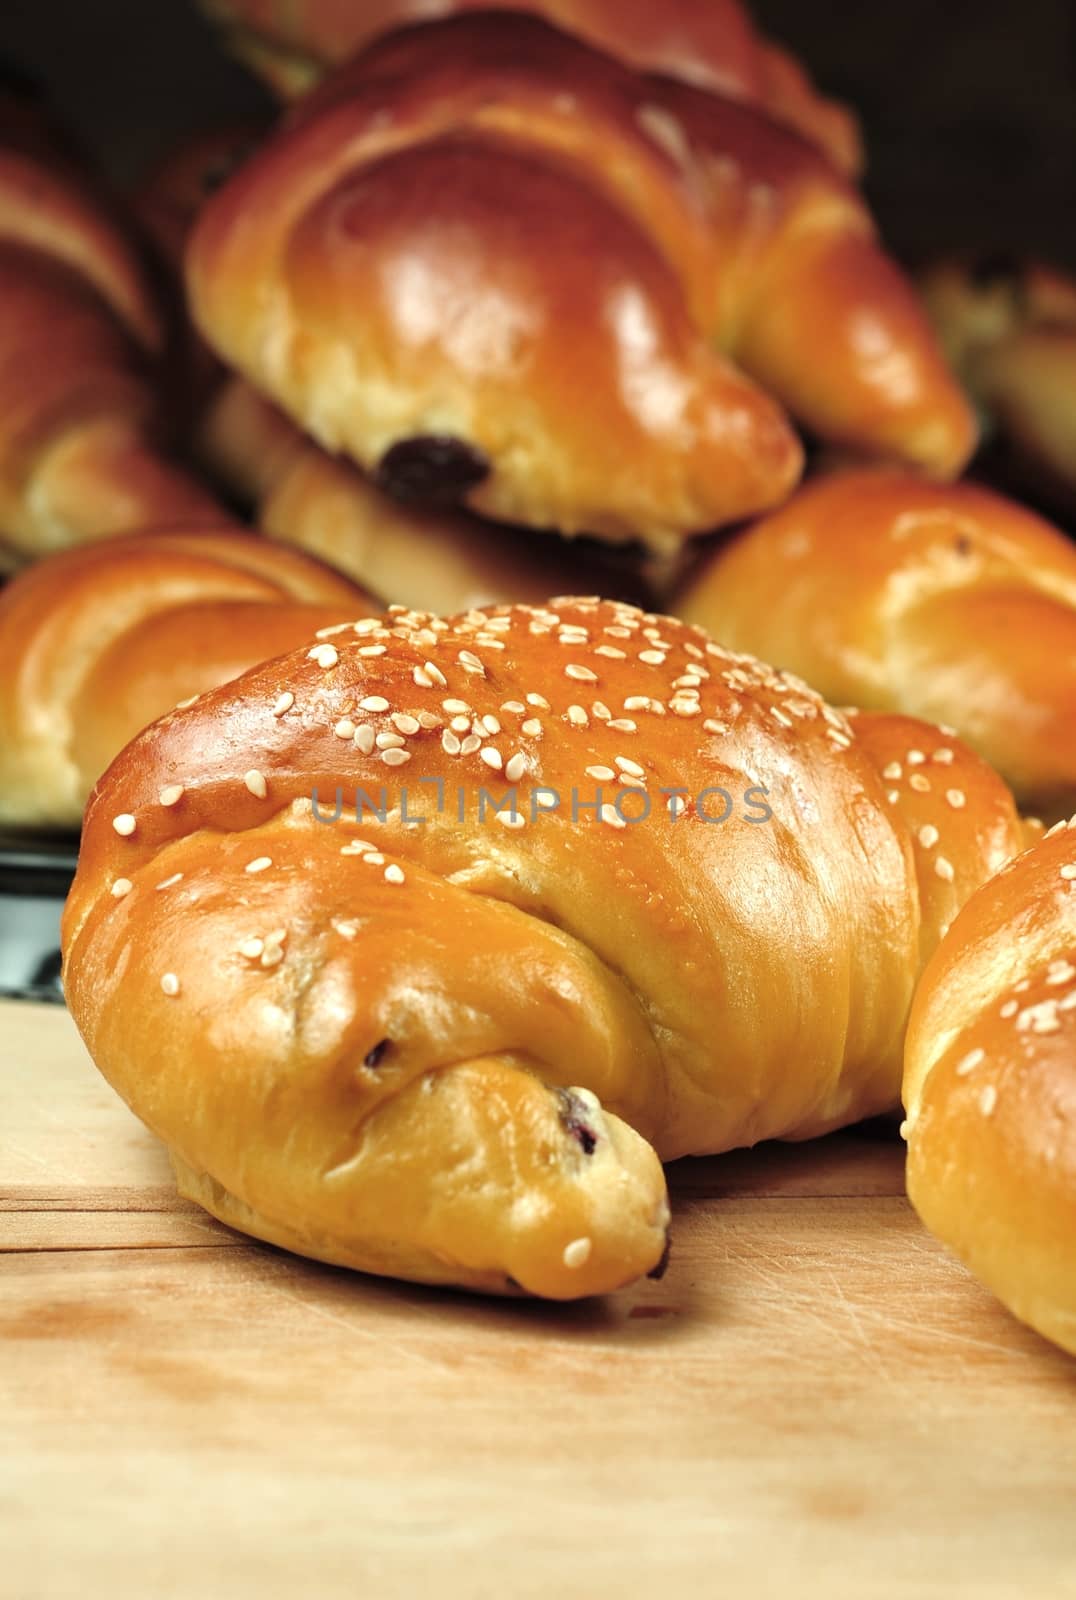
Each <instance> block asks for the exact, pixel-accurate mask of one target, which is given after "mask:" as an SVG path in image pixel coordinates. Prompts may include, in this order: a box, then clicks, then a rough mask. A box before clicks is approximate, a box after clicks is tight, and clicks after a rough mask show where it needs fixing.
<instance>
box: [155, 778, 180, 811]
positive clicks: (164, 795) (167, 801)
mask: <svg viewBox="0 0 1076 1600" xmlns="http://www.w3.org/2000/svg"><path fill="white" fill-rule="evenodd" d="M184 793H185V790H184V788H183V785H182V784H181V783H170V784H168V785H167V787H165V788H164V789H162V790H161V792H160V793H159V794H158V796H157V799H158V800H159V801H160V802H161V805H162V806H174V805H177V804H178V803H179V801H180V800H182V798H183V795H184Z"/></svg>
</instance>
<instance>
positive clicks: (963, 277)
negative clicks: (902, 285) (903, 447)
mask: <svg viewBox="0 0 1076 1600" xmlns="http://www.w3.org/2000/svg"><path fill="white" fill-rule="evenodd" d="M923 295H924V299H925V301H926V306H927V309H928V311H929V312H930V314H931V316H932V317H933V319H934V323H935V326H936V327H937V330H938V333H939V335H940V337H941V339H942V343H943V345H944V346H945V349H946V351H947V353H948V356H949V359H950V360H951V362H952V363H953V366H954V368H955V370H956V372H957V374H958V376H959V377H960V378H961V379H962V380H963V382H964V383H965V384H966V385H967V387H968V390H969V392H970V393H971V395H972V397H973V398H974V400H975V401H976V403H977V404H978V405H979V407H980V408H981V409H982V411H983V413H984V415H985V417H986V419H987V428H988V436H992V437H993V438H994V440H995V442H996V446H997V451H996V457H997V459H996V463H995V464H996V466H997V467H998V468H1000V470H1001V471H1003V472H1004V473H1006V475H1007V476H1009V477H1011V478H1012V479H1013V481H1014V482H1015V483H1016V484H1017V485H1018V486H1019V487H1020V488H1022V489H1023V490H1025V491H1026V492H1027V493H1028V494H1030V495H1032V496H1034V498H1035V499H1037V500H1045V501H1047V502H1049V503H1051V504H1054V505H1056V506H1058V507H1059V508H1060V509H1061V510H1063V511H1064V512H1066V513H1069V514H1071V513H1072V512H1073V511H1074V510H1076V282H1074V281H1073V280H1072V279H1071V278H1069V277H1066V276H1065V275H1064V274H1063V273H1061V272H1057V271H1055V270H1054V269H1053V268H1050V267H1046V266H1042V265H1041V264H1039V263H1038V262H1033V261H1019V260H1016V259H1014V258H1011V257H997V256H990V257H987V258H985V259H981V260H973V261H960V260H956V261H944V262H940V263H938V264H937V265H936V266H935V267H933V268H932V269H931V270H930V271H929V272H927V273H926V274H925V275H924V278H923Z"/></svg>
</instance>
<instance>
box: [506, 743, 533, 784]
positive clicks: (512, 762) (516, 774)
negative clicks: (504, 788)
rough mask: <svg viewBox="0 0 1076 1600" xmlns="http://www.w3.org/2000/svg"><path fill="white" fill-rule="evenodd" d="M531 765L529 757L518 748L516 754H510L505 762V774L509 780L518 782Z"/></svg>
mask: <svg viewBox="0 0 1076 1600" xmlns="http://www.w3.org/2000/svg"><path fill="white" fill-rule="evenodd" d="M529 765H530V763H529V762H528V760H527V757H526V756H525V755H524V754H523V752H522V750H517V751H516V753H515V755H514V756H510V757H509V759H508V761H507V762H506V764H505V768H504V775H505V777H506V778H507V779H508V782H509V783H518V782H519V780H520V778H522V776H523V774H524V773H525V772H526V770H527V768H528V766H529Z"/></svg>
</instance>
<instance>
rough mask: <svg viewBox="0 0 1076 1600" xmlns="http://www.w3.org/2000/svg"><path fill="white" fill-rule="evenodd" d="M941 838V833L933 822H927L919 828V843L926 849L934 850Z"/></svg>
mask: <svg viewBox="0 0 1076 1600" xmlns="http://www.w3.org/2000/svg"><path fill="white" fill-rule="evenodd" d="M940 838H941V834H940V833H939V832H938V830H937V828H936V827H935V826H934V824H933V823H932V822H928V823H926V824H925V825H924V826H923V827H922V828H920V830H919V843H920V844H921V845H922V846H923V849H924V850H933V848H934V846H935V845H936V844H937V842H938V840H939V839H940Z"/></svg>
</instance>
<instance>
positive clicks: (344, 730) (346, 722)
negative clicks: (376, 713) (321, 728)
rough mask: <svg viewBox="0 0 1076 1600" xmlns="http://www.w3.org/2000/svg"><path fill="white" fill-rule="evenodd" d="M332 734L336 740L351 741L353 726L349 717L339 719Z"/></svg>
mask: <svg viewBox="0 0 1076 1600" xmlns="http://www.w3.org/2000/svg"><path fill="white" fill-rule="evenodd" d="M333 732H334V733H335V735H336V737H337V738H338V739H353V738H354V737H355V724H354V723H353V722H352V720H351V718H350V717H341V718H340V721H339V722H338V723H337V724H336V726H335V728H334V729H333Z"/></svg>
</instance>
